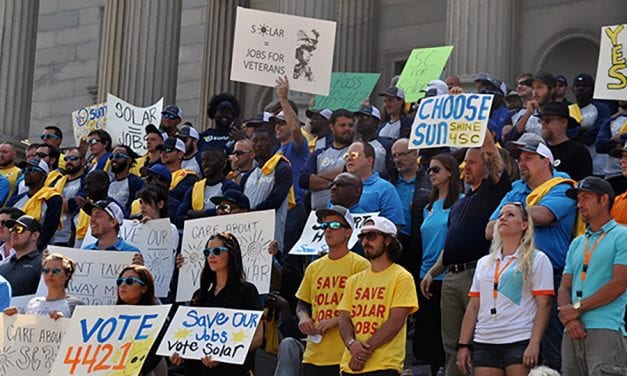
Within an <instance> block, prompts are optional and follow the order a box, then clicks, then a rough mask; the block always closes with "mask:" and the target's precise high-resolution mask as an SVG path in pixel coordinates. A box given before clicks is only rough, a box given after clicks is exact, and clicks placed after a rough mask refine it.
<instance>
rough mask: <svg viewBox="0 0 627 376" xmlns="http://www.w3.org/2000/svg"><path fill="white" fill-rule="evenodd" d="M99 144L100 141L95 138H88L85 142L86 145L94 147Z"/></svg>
mask: <svg viewBox="0 0 627 376" xmlns="http://www.w3.org/2000/svg"><path fill="white" fill-rule="evenodd" d="M99 142H100V140H99V139H97V138H90V139H89V140H87V145H96V144H97V143H99Z"/></svg>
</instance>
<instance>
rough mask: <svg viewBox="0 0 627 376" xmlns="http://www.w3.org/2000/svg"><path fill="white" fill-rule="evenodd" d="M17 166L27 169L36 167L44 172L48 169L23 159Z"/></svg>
mask: <svg viewBox="0 0 627 376" xmlns="http://www.w3.org/2000/svg"><path fill="white" fill-rule="evenodd" d="M17 167H19V168H21V169H25V168H26V167H34V168H36V169H38V170H39V171H41V172H42V173H44V174H45V173H46V171H44V170H43V169H42V168H41V167H39V165H35V164H32V163H30V162H28V161H21V162H20V163H18V164H17Z"/></svg>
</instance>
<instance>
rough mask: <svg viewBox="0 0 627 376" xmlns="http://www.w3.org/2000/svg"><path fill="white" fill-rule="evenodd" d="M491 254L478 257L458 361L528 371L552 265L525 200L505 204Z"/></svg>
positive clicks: (475, 367)
mask: <svg viewBox="0 0 627 376" xmlns="http://www.w3.org/2000/svg"><path fill="white" fill-rule="evenodd" d="M496 226H497V228H496V231H495V236H494V239H493V240H492V246H491V248H490V254H489V255H487V256H484V257H482V258H481V259H480V260H479V262H478V263H477V269H476V270H475V275H474V277H473V282H472V286H471V288H470V292H469V293H468V295H469V296H470V302H469V303H468V308H467V309H466V314H465V315H464V320H463V322H462V329H461V333H460V336H459V343H458V344H457V349H458V350H457V366H458V367H459V369H460V371H461V372H462V373H464V374H466V373H468V372H470V369H471V368H472V372H473V374H474V375H476V376H486V375H490V376H493V375H494V376H499V375H527V374H528V373H529V370H530V369H531V368H533V367H535V366H536V365H537V364H538V363H539V361H540V359H539V354H540V342H541V339H542V335H543V334H544V331H545V329H546V326H547V323H548V320H549V312H550V309H551V300H552V298H553V294H554V292H553V268H552V266H551V262H550V261H549V258H548V257H547V256H546V255H545V254H544V253H542V252H540V251H538V250H536V249H535V245H534V242H533V223H532V221H531V218H530V217H529V213H528V212H527V210H526V209H525V208H524V207H523V206H522V204H520V203H509V204H506V205H504V206H503V208H502V209H501V212H500V213H499V217H498V221H497V224H496Z"/></svg>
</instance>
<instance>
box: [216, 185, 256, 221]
mask: <svg viewBox="0 0 627 376" xmlns="http://www.w3.org/2000/svg"><path fill="white" fill-rule="evenodd" d="M211 202H212V203H213V204H214V205H215V206H216V209H215V210H216V213H217V214H218V215H228V214H237V213H245V212H247V211H250V201H248V197H246V196H245V195H244V194H243V193H242V192H240V190H239V189H228V190H227V191H225V192H224V193H223V194H222V195H219V196H213V197H211Z"/></svg>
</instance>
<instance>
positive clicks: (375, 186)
mask: <svg viewBox="0 0 627 376" xmlns="http://www.w3.org/2000/svg"><path fill="white" fill-rule="evenodd" d="M405 204H406V205H411V201H410V202H406V203H405ZM401 208H402V204H401V199H400V198H399V197H398V193H397V192H396V188H394V186H393V185H392V183H390V182H389V181H387V180H383V179H381V178H380V177H379V174H378V173H377V172H374V173H373V174H372V175H370V177H369V178H368V179H366V181H364V188H363V191H362V193H361V197H360V198H359V202H358V203H357V205H356V206H355V210H352V209H351V213H373V212H379V215H380V216H382V217H385V218H387V219H389V220H390V221H392V222H393V223H394V224H395V225H399V226H404V225H405V217H404V216H403V209H401Z"/></svg>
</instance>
